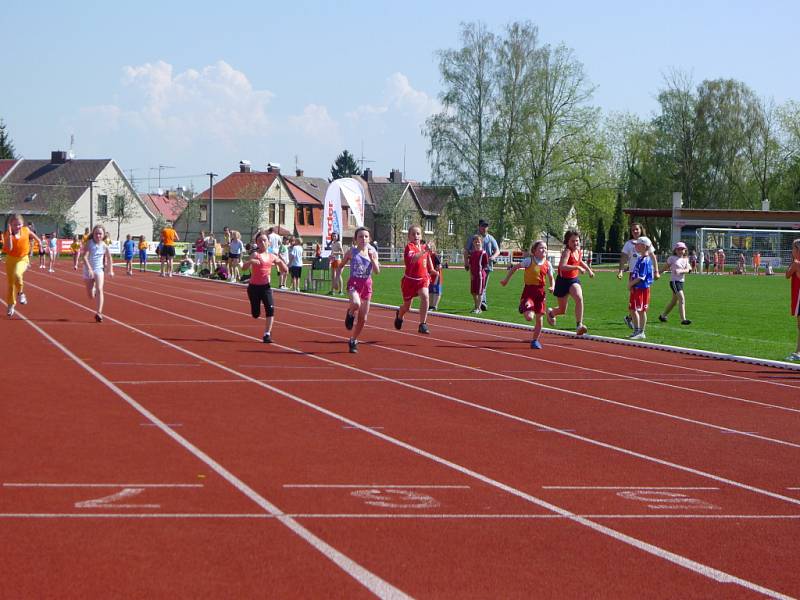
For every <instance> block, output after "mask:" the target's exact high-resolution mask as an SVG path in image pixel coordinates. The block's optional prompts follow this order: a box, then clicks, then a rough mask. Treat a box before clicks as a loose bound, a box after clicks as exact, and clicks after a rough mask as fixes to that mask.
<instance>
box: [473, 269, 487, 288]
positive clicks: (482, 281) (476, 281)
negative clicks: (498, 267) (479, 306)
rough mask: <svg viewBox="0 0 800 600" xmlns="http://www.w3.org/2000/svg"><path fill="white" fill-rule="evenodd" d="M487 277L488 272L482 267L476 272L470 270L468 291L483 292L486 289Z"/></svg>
mask: <svg viewBox="0 0 800 600" xmlns="http://www.w3.org/2000/svg"><path fill="white" fill-rule="evenodd" d="M487 278H488V274H487V273H486V271H484V270H483V269H480V270H479V271H478V272H477V273H475V272H473V271H470V272H469V291H470V292H471V293H473V294H483V292H484V291H485V290H486V279H487Z"/></svg>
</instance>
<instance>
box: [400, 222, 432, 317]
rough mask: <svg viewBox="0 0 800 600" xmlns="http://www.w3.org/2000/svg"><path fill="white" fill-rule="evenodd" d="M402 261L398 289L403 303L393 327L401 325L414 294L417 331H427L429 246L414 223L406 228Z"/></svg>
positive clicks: (430, 267) (430, 266) (430, 265)
mask: <svg viewBox="0 0 800 600" xmlns="http://www.w3.org/2000/svg"><path fill="white" fill-rule="evenodd" d="M403 261H404V262H405V264H406V272H405V274H404V275H403V279H401V280H400V291H401V292H402V294H403V304H402V306H400V308H399V309H397V313H395V317H394V328H395V329H401V328H402V327H403V315H405V314H406V313H407V312H408V311H409V309H410V308H411V302H412V300H414V297H415V296H418V297H419V332H420V333H430V331H428V324H427V322H426V319H427V318H428V284H429V283H430V275H429V273H430V271H431V270H433V265H432V264H431V246H429V245H427V244H425V243H423V242H422V229H420V228H419V227H417V226H416V225H414V226H413V227H410V228H409V230H408V244H406V247H405V250H403Z"/></svg>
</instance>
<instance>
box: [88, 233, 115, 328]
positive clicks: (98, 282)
mask: <svg viewBox="0 0 800 600" xmlns="http://www.w3.org/2000/svg"><path fill="white" fill-rule="evenodd" d="M104 235H105V230H104V229H103V226H102V225H95V226H94V229H92V237H91V239H89V241H88V242H86V244H84V246H83V250H82V252H81V259H82V260H83V280H84V281H85V282H86V293H87V294H88V296H89V298H94V299H95V300H96V301H97V312H96V313H95V315H94V320H95V321H97V322H98V323H102V322H103V303H104V300H105V298H104V296H103V285H104V283H105V273H106V271H107V272H108V276H109V277H113V276H114V263H113V261H112V260H111V249H110V248H109V246H108V245H107V244H106V243H105V242H104V241H103V236H104Z"/></svg>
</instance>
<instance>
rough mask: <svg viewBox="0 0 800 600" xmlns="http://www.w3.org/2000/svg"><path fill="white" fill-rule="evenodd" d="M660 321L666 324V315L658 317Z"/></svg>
mask: <svg viewBox="0 0 800 600" xmlns="http://www.w3.org/2000/svg"><path fill="white" fill-rule="evenodd" d="M658 320H659V321H661V322H662V323H666V322H667V317H665V316H664V315H658Z"/></svg>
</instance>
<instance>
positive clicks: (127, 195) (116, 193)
mask: <svg viewBox="0 0 800 600" xmlns="http://www.w3.org/2000/svg"><path fill="white" fill-rule="evenodd" d="M111 201H112V205H111V214H110V215H109V217H108V218H109V220H110V221H111V222H114V223H116V224H117V235H116V238H117V239H119V237H120V232H121V230H122V225H123V223H129V222H131V221H132V220H133V219H135V218H136V217H137V216H138V215H139V200H138V198H137V196H136V194H135V193H134V192H133V191H132V190H131V188H129V187H128V185H127V184H126V183H125V182H124V181H121V180H120V181H117V182H116V184H115V187H114V190H113V193H112V195H111Z"/></svg>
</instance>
